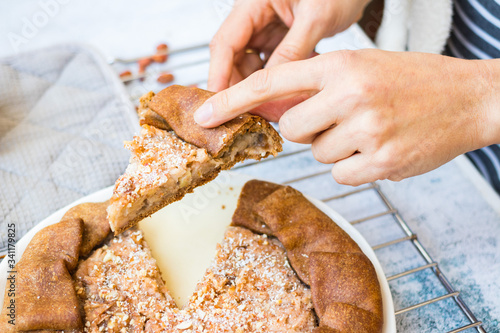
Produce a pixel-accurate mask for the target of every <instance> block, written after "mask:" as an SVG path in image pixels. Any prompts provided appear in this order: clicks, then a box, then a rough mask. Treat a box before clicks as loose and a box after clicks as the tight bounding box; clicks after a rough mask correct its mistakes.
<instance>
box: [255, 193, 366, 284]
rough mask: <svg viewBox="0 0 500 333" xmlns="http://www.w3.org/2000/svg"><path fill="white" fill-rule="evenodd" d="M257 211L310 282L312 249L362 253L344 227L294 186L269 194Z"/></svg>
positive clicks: (298, 273) (304, 279) (303, 277)
mask: <svg viewBox="0 0 500 333" xmlns="http://www.w3.org/2000/svg"><path fill="white" fill-rule="evenodd" d="M254 211H255V213H256V214H257V215H258V216H259V217H260V218H261V219H262V221H264V222H265V223H266V225H267V226H269V228H270V229H271V230H272V233H273V235H274V236H276V237H278V239H279V240H280V241H281V243H283V245H284V246H285V248H286V249H287V254H288V258H289V260H290V263H291V265H292V267H293V268H294V269H295V271H296V272H297V275H298V276H299V277H300V279H301V280H302V281H304V283H306V284H308V285H310V280H309V255H310V254H311V253H312V252H361V249H360V248H359V246H358V245H357V244H356V242H355V241H353V240H352V239H351V238H350V237H349V235H347V233H346V232H345V231H344V230H342V228H340V227H339V226H338V225H337V224H336V223H333V222H332V219H330V218H329V217H328V215H326V214H325V213H323V212H322V211H321V210H319V209H318V208H317V207H316V206H315V205H313V204H312V203H311V202H310V201H309V200H307V199H306V198H305V197H304V196H303V195H302V193H300V192H299V191H297V190H295V189H293V188H292V187H290V186H286V187H283V188H282V189H279V190H277V191H275V192H273V193H272V194H270V195H269V196H267V197H266V198H265V199H264V200H262V201H260V202H259V203H258V204H257V205H256V206H255V207H254ZM313 240H314V241H313Z"/></svg>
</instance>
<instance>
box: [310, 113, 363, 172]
mask: <svg viewBox="0 0 500 333" xmlns="http://www.w3.org/2000/svg"><path fill="white" fill-rule="evenodd" d="M350 127H351V126H349V124H345V123H343V122H342V123H340V124H339V125H338V126H335V127H333V128H331V129H329V130H326V131H325V132H323V133H321V134H319V135H318V136H317V137H316V138H315V139H314V141H313V142H312V146H311V150H312V153H313V156H314V158H315V159H316V160H317V161H319V162H321V163H327V164H328V163H335V162H338V161H340V160H343V159H345V158H348V157H350V156H352V155H354V154H355V153H356V152H358V151H359V149H360V147H359V143H358V142H357V141H356V139H355V138H354V136H353V134H352V133H353V132H352V129H351V128H350Z"/></svg>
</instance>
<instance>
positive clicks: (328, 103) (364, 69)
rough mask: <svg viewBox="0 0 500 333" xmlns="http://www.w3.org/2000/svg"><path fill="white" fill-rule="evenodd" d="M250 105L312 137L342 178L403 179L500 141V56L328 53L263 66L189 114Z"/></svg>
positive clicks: (288, 134)
mask: <svg viewBox="0 0 500 333" xmlns="http://www.w3.org/2000/svg"><path fill="white" fill-rule="evenodd" d="M297 96H300V97H301V98H302V100H303V101H302V102H299V103H298V104H296V105H295V106H293V107H292V108H290V109H288V110H287V109H286V108H283V109H279V110H278V111H277V110H275V109H273V108H267V107H266V105H268V103H269V102H273V101H277V100H284V99H290V98H295V97H297ZM266 103H267V104H266ZM256 107H258V108H257V109H255V110H256V111H255V112H256V113H258V114H260V115H262V116H264V117H266V118H269V115H271V116H278V118H280V119H279V125H280V130H281V133H282V135H283V136H284V137H285V138H287V139H289V140H291V141H294V142H300V143H312V151H313V154H314V156H315V158H316V159H317V160H318V161H320V162H323V163H335V164H334V166H333V169H332V173H333V176H334V178H335V179H336V180H337V181H338V182H339V183H343V184H350V185H359V184H362V183H366V182H370V181H374V180H377V179H390V180H400V179H403V178H406V177H410V176H414V175H418V174H421V173H425V172H427V171H430V170H432V169H434V168H437V167H438V166H440V165H442V164H444V163H446V162H448V161H450V160H451V159H453V158H454V157H456V156H458V155H460V154H463V153H465V152H467V151H470V150H474V149H477V148H480V147H484V146H487V145H489V144H493V143H500V60H461V59H454V58H450V57H445V56H440V55H433V54H425V53H411V52H406V53H395V52H385V51H379V50H360V51H338V52H331V53H328V54H324V55H321V56H317V57H315V58H312V59H308V60H303V61H296V62H293V63H286V64H282V65H279V66H276V67H273V68H269V69H263V70H260V71H258V72H256V73H254V74H252V75H251V76H250V77H249V78H248V79H246V80H244V81H242V82H240V83H239V84H236V85H235V86H233V87H231V88H229V89H227V90H225V91H222V92H220V93H218V94H216V95H215V96H214V97H212V98H211V99H209V100H208V101H207V103H206V104H205V105H204V106H202V107H201V108H200V109H199V110H198V111H197V113H196V114H195V119H197V121H198V122H200V123H201V124H202V125H203V126H207V127H211V126H216V125H218V124H220V123H223V122H225V121H226V120H228V119H231V118H233V117H235V116H236V115H238V114H240V113H243V112H246V111H250V110H252V109H254V108H256ZM252 112H254V111H252Z"/></svg>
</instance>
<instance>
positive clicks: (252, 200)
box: [231, 179, 283, 235]
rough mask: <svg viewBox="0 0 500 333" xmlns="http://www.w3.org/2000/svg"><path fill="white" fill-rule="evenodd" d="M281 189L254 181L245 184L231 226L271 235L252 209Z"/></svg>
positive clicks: (274, 185) (278, 186) (275, 185)
mask: <svg viewBox="0 0 500 333" xmlns="http://www.w3.org/2000/svg"><path fill="white" fill-rule="evenodd" d="M282 187H283V185H278V184H274V183H270V182H265V181H261V180H256V179H253V180H250V181H248V182H246V183H245V185H244V186H243V188H242V189H241V194H240V197H239V198H238V205H237V207H236V210H235V211H234V214H233V218H232V222H231V225H232V226H240V227H245V228H247V229H250V230H252V231H254V232H257V233H261V234H267V235H272V231H271V229H270V228H269V227H268V226H267V225H266V224H265V223H264V222H263V221H262V220H261V219H260V218H259V217H258V216H257V214H255V213H254V211H253V208H254V206H255V204H257V203H258V202H259V201H261V200H263V199H264V198H266V197H267V196H268V195H270V194H271V193H273V192H274V191H276V190H278V189H280V188H282Z"/></svg>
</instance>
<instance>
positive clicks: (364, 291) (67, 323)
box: [0, 180, 383, 333]
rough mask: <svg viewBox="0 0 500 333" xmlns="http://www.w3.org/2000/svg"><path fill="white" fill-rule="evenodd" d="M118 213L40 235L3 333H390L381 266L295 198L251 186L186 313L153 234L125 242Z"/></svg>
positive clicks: (86, 210) (264, 185)
mask: <svg viewBox="0 0 500 333" xmlns="http://www.w3.org/2000/svg"><path fill="white" fill-rule="evenodd" d="M252 193H254V194H255V196H253V195H252ZM106 206H107V202H105V203H88V204H83V205H80V206H76V207H75V208H73V209H71V210H70V211H68V212H67V213H66V214H65V216H64V217H63V219H62V220H61V221H60V222H59V223H57V224H54V225H51V226H48V227H46V228H44V229H42V230H41V231H39V232H38V233H37V234H36V235H35V236H34V238H33V239H32V241H31V242H30V244H29V245H28V247H27V249H26V251H25V252H24V254H23V256H22V258H21V260H20V261H19V263H18V264H17V265H16V267H15V271H17V293H16V296H15V302H16V305H17V314H16V321H15V325H12V324H10V323H9V320H11V319H10V317H9V309H8V305H9V304H10V303H9V301H8V300H9V299H11V297H9V295H8V291H7V290H6V293H5V299H4V305H3V307H2V312H1V315H0V330H1V331H2V332H20V331H21V332H30V331H37V332H55V331H64V332H120V333H125V332H186V333H187V332H241V333H242V332H314V333H321V332H325V333H328V332H361V333H379V332H381V331H382V326H383V312H382V298H381V291H380V285H379V282H378V279H377V275H376V273H375V270H374V267H373V265H372V263H371V262H370V260H369V259H368V258H367V257H366V256H365V255H364V253H363V252H362V251H361V250H360V248H359V247H358V245H357V244H356V243H355V242H354V241H353V240H352V239H351V238H350V237H349V235H348V234H347V233H345V232H344V231H343V230H342V229H341V228H340V227H338V226H337V224H336V223H335V222H334V221H332V220H331V219H330V218H329V217H328V216H327V215H325V214H324V213H323V212H321V211H320V210H319V209H318V208H316V207H315V206H314V205H313V204H312V203H310V202H309V201H308V200H307V199H306V198H305V197H304V196H303V195H302V194H301V193H300V192H298V191H297V190H295V189H293V188H291V187H288V186H281V185H277V184H272V183H268V182H262V181H255V180H254V181H250V182H248V183H247V184H246V185H245V186H244V187H243V190H242V192H241V195H240V198H239V200H238V206H237V209H236V210H235V212H234V215H233V219H232V226H229V227H228V228H227V230H226V233H225V236H224V239H223V240H222V242H221V243H220V244H219V245H218V247H217V250H216V254H215V258H214V259H213V261H212V264H211V265H210V266H209V267H208V269H207V270H206V272H205V275H204V276H203V277H202V279H201V280H200V281H199V283H198V285H197V287H196V290H195V292H194V293H193V294H192V296H191V298H190V299H189V302H188V303H187V304H186V305H185V306H184V307H182V308H179V307H177V306H176V305H175V303H174V301H173V299H172V297H171V296H170V295H169V292H168V289H167V286H165V285H164V282H163V280H162V278H161V272H160V270H159V269H158V266H157V264H156V260H155V259H154V258H153V255H152V253H151V251H150V249H149V246H148V244H147V242H146V240H145V239H144V234H143V233H142V231H141V230H140V229H137V227H132V228H129V229H128V230H126V231H125V232H123V233H121V234H119V235H117V236H114V237H113V235H112V234H111V230H110V228H109V224H108V221H107V219H106V218H105V216H106V211H105V208H106ZM242 221H243V222H242ZM242 224H245V225H247V226H245V227H243V226H241V225H242ZM252 225H255V226H257V227H252ZM263 225H264V226H265V228H264V227H263ZM257 228H259V230H255V229H257ZM252 230H253V231H252ZM186 241H189V240H186Z"/></svg>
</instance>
